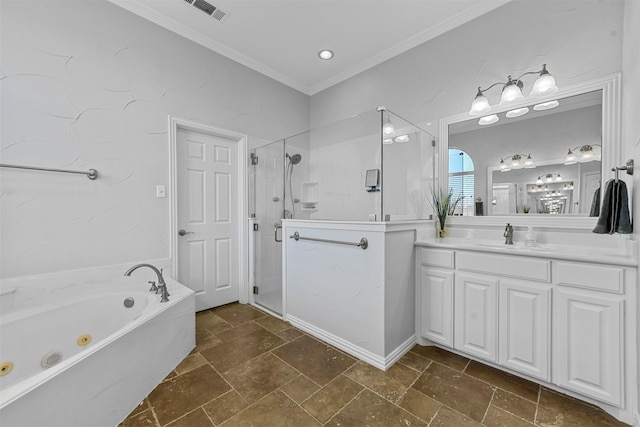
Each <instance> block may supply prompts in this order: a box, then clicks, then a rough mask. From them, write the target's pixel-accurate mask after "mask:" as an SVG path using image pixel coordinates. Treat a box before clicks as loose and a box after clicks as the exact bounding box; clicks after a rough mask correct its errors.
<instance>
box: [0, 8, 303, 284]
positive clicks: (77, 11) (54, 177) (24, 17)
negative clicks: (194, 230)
mask: <svg viewBox="0 0 640 427" xmlns="http://www.w3.org/2000/svg"><path fill="white" fill-rule="evenodd" d="M0 8H1V9H0V12H1V14H0V16H1V18H0V19H1V22H0V24H1V34H0V35H1V37H2V49H1V59H2V61H1V68H0V73H1V76H0V77H1V78H2V79H1V80H0V85H1V95H2V99H1V102H2V104H1V105H2V111H1V117H0V119H1V123H2V130H1V142H0V144H1V146H0V150H1V151H0V161H1V162H2V163H15V164H26V165H33V166H40V167H53V168H71V169H81V170H84V169H88V168H95V169H97V170H98V171H99V173H100V178H98V179H97V180H96V181H89V180H88V179H86V178H85V177H83V176H79V175H78V176H76V175H62V174H54V173H47V172H31V171H29V172H27V171H15V170H8V169H2V170H0V178H2V183H1V189H0V202H1V207H0V209H1V211H0V215H1V223H0V233H1V235H2V238H1V243H0V245H1V246H0V250H1V260H0V267H1V270H2V271H1V272H0V277H4V278H6V277H14V276H21V275H28V274H38V273H47V272H55V271H64V270H70V269H78V268H87V267H93V266H100V265H110V264H119V263H127V262H135V261H139V260H147V259H159V258H167V257H169V235H168V233H169V220H170V206H169V200H170V199H169V196H170V194H171V191H172V189H171V188H170V186H169V181H170V179H169V178H170V166H169V138H168V131H167V130H168V129H167V128H168V115H172V116H175V117H178V118H182V119H189V120H193V121H197V122H201V123H205V124H209V125H212V126H218V127H221V128H225V129H229V130H233V131H236V132H239V133H245V134H248V135H249V141H250V143H251V141H253V140H257V139H259V140H260V143H263V142H264V140H269V139H271V140H275V139H277V138H281V137H283V136H286V135H291V134H294V133H297V132H300V131H304V130H306V129H308V128H309V122H308V109H309V98H308V97H307V96H306V95H304V94H302V93H300V92H297V91H295V90H293V89H290V88H288V87H286V86H284V85H282V84H280V83H277V82H275V81H274V80H271V79H269V78H267V77H265V76H263V75H261V74H258V73H256V72H254V71H252V70H250V69H248V68H246V67H244V66H241V65H239V64H237V63H235V62H233V61H230V60H228V59H226V58H224V57H222V56H220V55H217V54H215V53H213V52H211V51H209V50H207V49H205V48H203V47H201V46H199V45H196V44H194V43H192V42H190V41H188V40H186V39H184V38H182V37H180V36H177V35H175V34H174V33H171V32H169V31H167V30H164V29H162V28H160V27H158V26H156V25H154V24H152V23H150V22H147V21H145V20H143V19H142V18H139V17H137V16H135V15H133V14H131V13H129V12H126V11H124V10H122V9H120V8H119V7H117V6H115V5H113V4H110V3H107V2H105V1H90V2H83V1H55V2H51V1H4V0H3V1H2V2H0ZM252 136H256V137H260V138H253V139H252ZM157 184H162V185H166V186H167V196H168V197H167V198H165V199H158V198H156V197H155V186H156V185H157Z"/></svg>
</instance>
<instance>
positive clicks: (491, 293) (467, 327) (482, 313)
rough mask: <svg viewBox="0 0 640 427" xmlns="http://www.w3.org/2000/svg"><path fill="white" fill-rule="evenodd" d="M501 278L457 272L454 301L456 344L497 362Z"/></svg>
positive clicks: (463, 349)
mask: <svg viewBox="0 0 640 427" xmlns="http://www.w3.org/2000/svg"><path fill="white" fill-rule="evenodd" d="M497 292H498V280H497V279H495V278H492V277H485V276H481V275H478V274H469V273H456V275H455V291H454V295H455V298H454V300H455V302H454V313H455V314H454V343H455V348H456V349H458V350H460V351H464V352H465V353H468V354H470V355H473V356H476V357H479V358H480V359H485V360H488V361H490V362H497V357H498V340H497V335H498V300H497Z"/></svg>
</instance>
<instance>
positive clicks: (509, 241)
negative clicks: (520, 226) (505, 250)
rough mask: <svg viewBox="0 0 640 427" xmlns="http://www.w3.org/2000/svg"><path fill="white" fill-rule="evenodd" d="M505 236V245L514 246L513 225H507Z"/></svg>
mask: <svg viewBox="0 0 640 427" xmlns="http://www.w3.org/2000/svg"><path fill="white" fill-rule="evenodd" d="M503 236H504V237H505V240H504V244H505V245H513V226H512V225H511V224H509V223H507V226H506V227H505V228H504V234H503Z"/></svg>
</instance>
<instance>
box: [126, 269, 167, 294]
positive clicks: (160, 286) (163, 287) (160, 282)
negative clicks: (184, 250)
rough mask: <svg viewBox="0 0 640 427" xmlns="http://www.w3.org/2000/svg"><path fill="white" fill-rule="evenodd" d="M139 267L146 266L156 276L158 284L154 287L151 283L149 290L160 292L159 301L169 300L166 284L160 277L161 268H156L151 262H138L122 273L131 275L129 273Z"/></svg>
mask: <svg viewBox="0 0 640 427" xmlns="http://www.w3.org/2000/svg"><path fill="white" fill-rule="evenodd" d="M140 267H148V268H150V269H151V270H153V271H154V272H155V273H156V275H157V276H158V286H157V287H156V286H155V285H152V286H151V289H150V290H151V291H154V290H155V291H156V294H157V293H159V294H160V302H167V301H169V292H168V291H167V284H166V283H165V282H164V277H162V270H158V269H157V268H156V267H154V266H153V265H151V264H138V265H134V266H133V267H131V268H130V269H128V270H127V272H126V273H124V275H125V276H131V273H133V272H134V271H136V270H137V269H139V268H140Z"/></svg>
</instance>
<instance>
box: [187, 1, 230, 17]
mask: <svg viewBox="0 0 640 427" xmlns="http://www.w3.org/2000/svg"><path fill="white" fill-rule="evenodd" d="M184 1H186V2H187V3H189V4H190V5H192V6H193V7H195V8H197V9H200V10H201V11H203V12H204V13H206V14H207V15H209V16H211V17H213V18H214V19H216V20H217V21H220V22H222V20H223V19H224V18H225V16H227V13H226V12H223V11H222V10H220V9H218V8H217V7H215V6H214V5H212V4H211V3H209V2H206V1H204V0H184Z"/></svg>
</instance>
